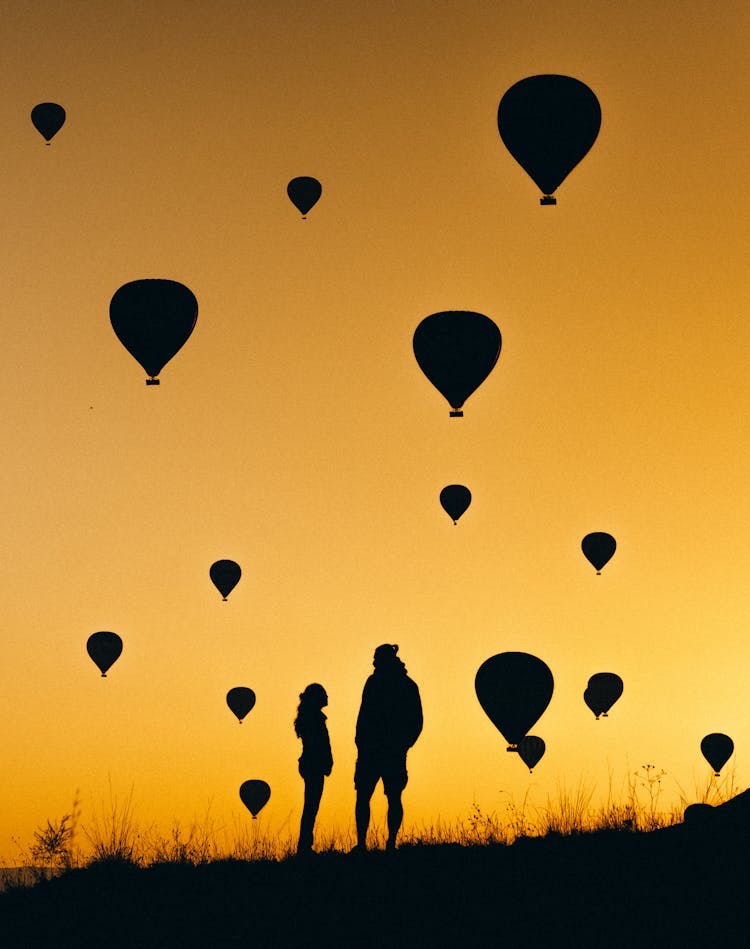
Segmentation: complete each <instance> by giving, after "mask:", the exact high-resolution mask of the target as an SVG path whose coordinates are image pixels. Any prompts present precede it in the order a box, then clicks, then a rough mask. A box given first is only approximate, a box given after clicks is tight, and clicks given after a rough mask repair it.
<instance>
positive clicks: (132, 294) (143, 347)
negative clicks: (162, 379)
mask: <svg viewBox="0 0 750 949" xmlns="http://www.w3.org/2000/svg"><path fill="white" fill-rule="evenodd" d="M109 318H110V320H111V322H112V327H113V329H114V331H115V333H116V334H117V338H118V339H119V340H120V342H121V343H122V345H123V346H124V347H125V349H127V351H128V352H129V353H130V355H131V356H133V358H134V359H136V361H137V362H139V363H140V364H141V366H143V368H144V369H145V370H146V372H147V373H148V375H149V376H150V378H149V379H147V380H146V385H149V386H158V385H159V380H158V379H157V378H156V377H157V376H158V375H159V373H160V372H161V371H162V369H163V368H164V366H165V365H166V364H167V363H168V362H169V360H170V359H171V358H172V357H173V356H174V355H175V353H177V352H178V351H179V350H180V349H181V348H182V347H183V345H184V344H185V342H186V341H187V339H188V337H189V336H190V334H191V333H192V332H193V328H194V326H195V323H196V320H197V319H198V301H197V300H196V299H195V296H194V295H193V292H192V291H191V290H189V289H188V288H187V287H186V286H185V285H184V284H182V283H177V281H176V280H133V281H131V282H130V283H126V284H124V285H123V286H122V287H120V289H119V290H118V291H117V292H116V293H115V295H114V296H113V297H112V300H111V302H110V304H109Z"/></svg>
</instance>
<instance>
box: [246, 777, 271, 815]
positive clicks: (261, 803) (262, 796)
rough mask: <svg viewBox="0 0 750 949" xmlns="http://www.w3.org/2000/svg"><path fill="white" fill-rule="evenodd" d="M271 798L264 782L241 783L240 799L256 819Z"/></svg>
mask: <svg viewBox="0 0 750 949" xmlns="http://www.w3.org/2000/svg"><path fill="white" fill-rule="evenodd" d="M270 796H271V788H270V787H269V786H268V785H267V784H266V782H265V781H258V780H252V781H243V782H242V784H241V785H240V798H241V799H242V803H243V804H244V805H245V807H246V808H247V809H248V810H249V811H250V813H251V814H252V815H253V819H255V818H257V816H258V814H259V813H260V811H261V810H262V809H263V808H264V807H265V805H266V804H267V803H268V799H269V798H270Z"/></svg>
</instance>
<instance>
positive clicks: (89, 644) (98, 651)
mask: <svg viewBox="0 0 750 949" xmlns="http://www.w3.org/2000/svg"><path fill="white" fill-rule="evenodd" d="M86 652H87V653H88V654H89V656H91V658H92V659H93V660H94V662H95V663H96V665H97V666H98V667H99V671H100V672H101V674H102V677H103V678H106V676H107V669H109V667H110V666H111V665H112V664H113V663H114V662H116V660H117V659H119V657H120V653H121V652H122V640H121V639H120V637H119V636H118V635H117V633H109V632H100V633H92V634H91V636H89V638H88V639H87V640H86Z"/></svg>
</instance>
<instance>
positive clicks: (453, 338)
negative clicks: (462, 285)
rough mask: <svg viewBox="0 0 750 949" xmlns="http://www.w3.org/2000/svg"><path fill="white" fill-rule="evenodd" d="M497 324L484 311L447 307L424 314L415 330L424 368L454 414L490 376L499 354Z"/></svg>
mask: <svg viewBox="0 0 750 949" xmlns="http://www.w3.org/2000/svg"><path fill="white" fill-rule="evenodd" d="M501 345H502V338H501V335H500V330H499V329H498V327H497V325H496V324H495V323H494V322H493V321H492V320H491V319H490V318H489V317H488V316H484V315H483V314H482V313H473V312H471V311H470V310H447V311H445V312H442V313H433V314H431V315H430V316H427V317H425V318H424V319H423V320H422V322H421V323H420V324H419V326H418V327H417V328H416V330H415V332H414V340H413V347H414V355H415V356H416V359H417V363H418V364H419V368H420V369H421V370H422V372H423V373H424V374H425V375H426V376H427V378H428V379H429V380H430V382H431V383H432V384H433V385H434V386H435V388H436V389H437V390H438V392H440V393H441V394H442V395H443V396H444V397H445V398H446V399H447V401H448V404H449V405H450V406H451V412H450V416H451V418H460V417H461V416H462V415H463V414H464V413H463V412H462V411H461V408H462V406H463V404H464V402H465V401H466V400H467V399H468V398H469V396H470V395H471V394H472V392H474V391H475V390H476V389H477V388H478V387H479V386H480V385H481V384H482V383H483V382H484V380H485V379H486V378H487V376H488V375H489V374H490V372H491V371H492V369H493V367H494V365H495V363H496V362H497V360H498V357H499V356H500V347H501Z"/></svg>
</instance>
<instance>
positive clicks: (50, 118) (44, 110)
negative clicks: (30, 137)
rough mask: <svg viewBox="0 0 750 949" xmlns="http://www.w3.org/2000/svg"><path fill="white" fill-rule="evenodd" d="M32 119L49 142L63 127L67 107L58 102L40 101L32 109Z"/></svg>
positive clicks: (35, 126) (36, 127) (38, 130)
mask: <svg viewBox="0 0 750 949" xmlns="http://www.w3.org/2000/svg"><path fill="white" fill-rule="evenodd" d="M31 121H32V123H33V125H34V128H35V129H36V130H37V132H39V134H40V135H41V136H42V138H44V139H45V141H47V142H49V141H50V140H51V139H52V138H54V137H55V135H57V133H58V132H59V131H60V129H61V128H62V127H63V124H64V122H65V109H63V107H62V106H61V105H58V104H57V103H56V102H40V103H39V105H35V106H34V108H33V109H32V110H31Z"/></svg>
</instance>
